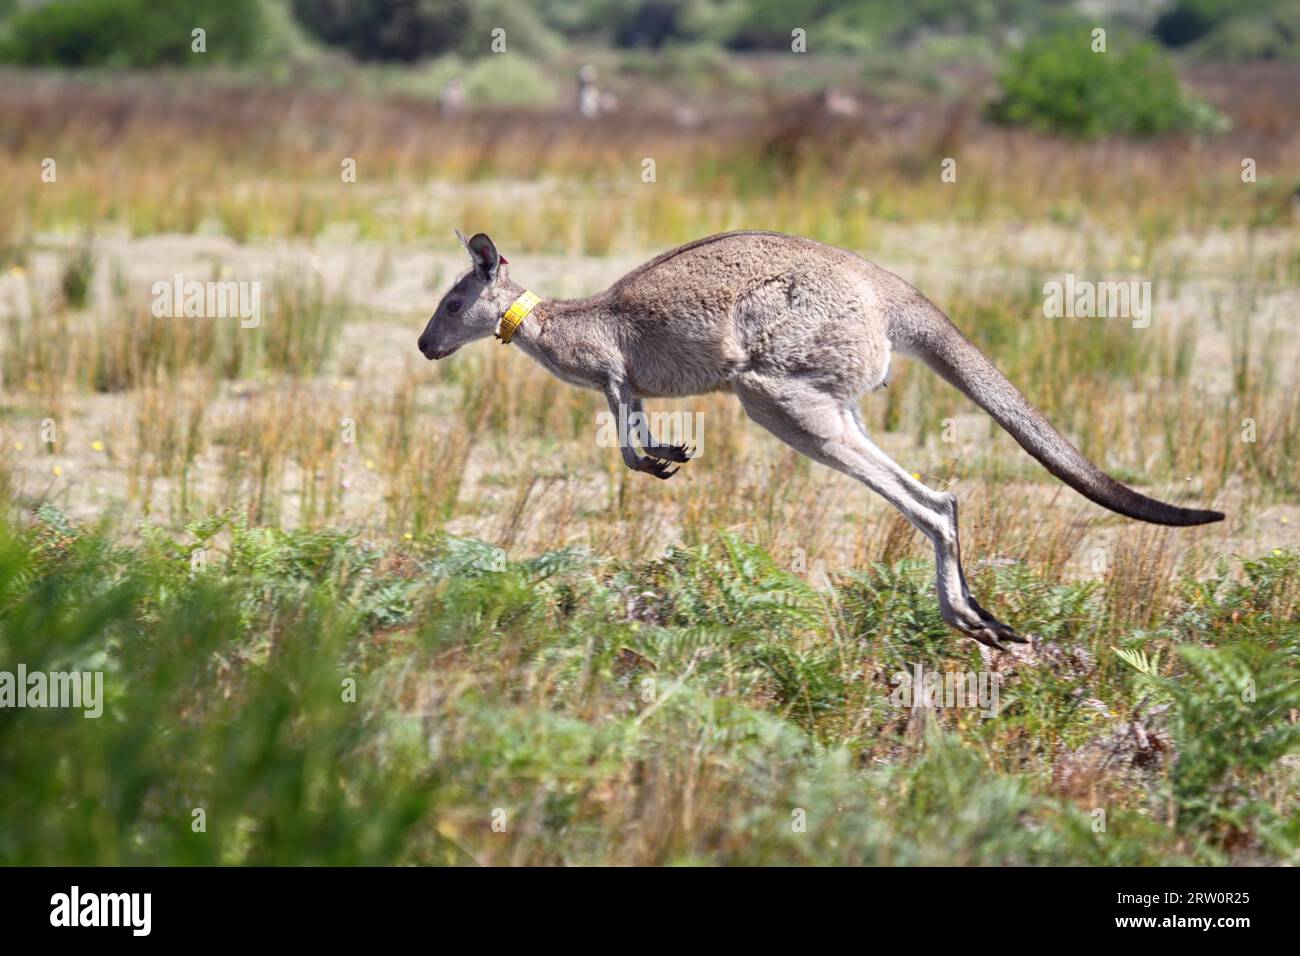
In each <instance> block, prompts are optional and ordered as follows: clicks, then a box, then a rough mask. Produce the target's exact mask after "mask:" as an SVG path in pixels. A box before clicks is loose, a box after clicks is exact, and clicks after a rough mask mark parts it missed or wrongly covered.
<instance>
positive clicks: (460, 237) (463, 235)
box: [451, 227, 469, 252]
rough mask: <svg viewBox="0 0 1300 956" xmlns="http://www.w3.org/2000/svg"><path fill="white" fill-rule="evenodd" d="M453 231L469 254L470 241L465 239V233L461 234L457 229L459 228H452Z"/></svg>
mask: <svg viewBox="0 0 1300 956" xmlns="http://www.w3.org/2000/svg"><path fill="white" fill-rule="evenodd" d="M451 231H452V232H454V233H455V234H456V238H457V239H459V240H460V244H461V245H462V246H464V247H465V251H466V252H468V251H469V240H468V239H466V238H465V233H463V232H461V231H460V230H459V229H457V228H455V227H452V230H451Z"/></svg>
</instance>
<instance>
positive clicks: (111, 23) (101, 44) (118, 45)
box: [0, 0, 263, 67]
mask: <svg viewBox="0 0 1300 956" xmlns="http://www.w3.org/2000/svg"><path fill="white" fill-rule="evenodd" d="M196 28H202V29H203V30H204V31H206V38H205V46H206V52H205V53H201V54H200V53H195V52H194V51H193V50H192V49H191V43H192V38H191V31H193V30H194V29H196ZM262 36H263V11H262V5H261V0H167V2H165V3H159V2H157V0H52V2H49V3H43V4H40V5H39V6H31V7H22V8H20V9H18V10H17V11H16V12H15V13H13V14H12V15H11V16H10V17H9V18H8V19H7V20H6V21H5V22H4V35H3V38H0V61H3V62H7V63H17V64H20V65H23V66H74V67H77V66H84V67H101V66H108V67H155V66H187V65H206V64H209V63H213V62H218V61H227V62H238V61H243V60H247V59H250V58H252V57H253V56H255V55H256V54H257V52H258V51H259V50H260V49H261V45H262Z"/></svg>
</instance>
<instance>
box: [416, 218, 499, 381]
mask: <svg viewBox="0 0 1300 956" xmlns="http://www.w3.org/2000/svg"><path fill="white" fill-rule="evenodd" d="M456 237H457V238H458V239H460V241H461V245H463V246H464V247H465V251H466V252H468V253H469V260H470V262H471V263H472V264H473V268H472V269H470V271H469V272H467V273H465V275H463V276H461V277H460V278H459V279H458V280H456V284H455V285H453V286H452V287H451V289H450V291H448V292H447V294H446V295H444V296H443V297H442V301H441V302H439V303H438V308H437V309H435V310H434V312H433V317H432V318H430V319H429V324H428V325H426V326H425V327H424V334H422V335H421V336H420V343H419V344H420V351H421V352H422V353H424V356H425V357H426V358H429V359H440V358H446V357H447V356H448V355H450V354H451V353H452V352H454V351H456V350H457V349H458V348H460V347H461V346H462V345H466V344H468V343H470V342H473V341H475V340H477V339H485V338H487V337H488V336H490V335H492V334H493V333H494V332H495V331H496V328H497V323H498V322H499V321H500V320H501V316H502V315H504V314H505V312H506V310H507V309H509V308H510V304H511V303H512V302H513V301H514V299H515V296H516V295H518V291H519V290H518V286H516V285H515V284H514V283H513V282H511V281H510V279H509V278H508V277H507V275H506V273H504V272H502V271H501V266H502V265H503V264H505V263H506V262H507V261H508V260H507V259H506V257H505V256H503V255H501V253H499V252H497V247H496V246H495V245H493V243H492V240H491V239H489V238H488V237H487V235H486V234H484V233H481V232H480V233H479V234H478V235H476V236H474V238H473V239H466V238H465V237H464V235H462V234H461V231H460V230H459V229H457V230H456Z"/></svg>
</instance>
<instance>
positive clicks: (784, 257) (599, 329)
mask: <svg viewBox="0 0 1300 956" xmlns="http://www.w3.org/2000/svg"><path fill="white" fill-rule="evenodd" d="M457 235H458V236H459V235H460V233H459V232H457ZM461 240H462V242H465V240H464V237H463V236H461ZM465 245H466V248H467V250H469V251H470V257H471V260H472V261H473V263H474V269H473V270H472V271H470V272H469V273H467V274H466V275H465V276H463V277H461V278H460V279H459V280H458V281H457V283H456V284H455V285H454V286H453V287H452V289H451V291H449V292H448V293H447V294H446V296H444V297H443V299H442V301H441V302H440V303H439V304H438V308H437V310H436V311H435V312H434V315H433V317H432V318H431V319H430V320H429V324H428V326H427V327H426V328H425V331H424V334H423V335H422V336H421V337H420V351H421V352H423V353H424V354H425V355H426V356H427V357H429V358H444V357H446V356H447V355H450V354H451V353H452V352H453V351H455V350H456V349H458V348H460V347H461V346H462V345H465V344H467V343H468V342H472V341H475V340H477V339H482V338H487V337H489V336H491V335H492V334H493V333H494V331H495V330H496V328H497V323H498V322H499V320H500V318H501V316H502V315H503V314H504V313H505V311H506V309H507V308H509V306H510V304H511V302H513V301H514V300H515V298H516V297H517V296H518V295H519V294H520V293H521V292H522V291H523V288H522V287H521V286H519V285H518V284H517V283H515V282H514V281H513V280H511V279H510V277H509V272H508V270H507V269H498V268H497V266H496V259H497V256H498V254H497V252H496V248H495V246H493V245H492V242H491V240H490V239H488V237H487V236H485V235H483V234H481V233H480V234H479V235H476V236H475V237H474V238H473V239H470V240H468V242H465ZM501 261H502V262H504V260H501ZM457 306H459V307H458V308H457ZM514 342H515V343H516V344H518V345H519V347H520V348H521V349H523V350H524V351H525V352H526V353H528V355H529V356H531V357H532V358H534V359H536V360H537V361H538V362H540V363H541V364H542V365H543V366H545V367H546V368H547V369H548V370H549V371H551V372H552V373H553V374H554V375H556V376H558V377H559V378H561V379H563V380H564V381H566V382H569V383H570V384H573V385H578V386H581V387H583V388H591V389H596V390H598V391H601V392H602V393H604V395H605V397H606V399H607V401H608V402H609V406H610V410H611V411H612V412H614V415H615V419H616V420H618V421H620V422H625V421H626V420H627V416H626V415H619V406H620V405H622V406H624V407H625V408H628V409H631V410H634V411H635V410H639V409H640V407H641V405H640V402H641V399H642V398H656V397H669V396H686V395H698V394H701V393H704V392H711V391H731V392H734V393H735V394H736V396H737V397H738V398H739V399H740V402H741V404H742V405H743V406H744V409H745V412H746V413H747V414H748V415H749V417H750V418H752V419H753V420H754V421H756V422H758V423H759V424H760V425H762V426H763V427H764V428H766V429H767V430H768V431H770V432H772V433H773V434H774V435H776V436H777V437H778V438H780V439H781V440H782V441H784V442H785V443H786V444H788V445H790V446H791V447H792V448H794V449H796V450H797V451H799V452H801V453H803V454H804V455H807V456H808V457H809V458H812V459H813V460H814V461H818V462H821V463H822V464H825V465H829V466H830V467H832V468H835V469H837V470H839V471H842V472H844V473H845V474H847V475H850V476H852V477H854V478H856V479H858V480H859V481H861V482H862V483H863V484H864V485H866V486H867V487H868V488H871V489H872V490H873V491H875V492H877V493H878V494H880V495H881V496H883V497H884V498H885V499H886V500H887V501H889V502H890V503H891V504H893V505H894V506H895V507H896V508H898V509H899V510H900V511H901V512H902V513H903V514H904V515H905V516H906V517H907V519H908V520H909V521H910V522H911V523H912V524H913V525H915V526H916V527H917V528H919V529H920V530H921V531H922V533H924V534H925V535H926V536H927V537H928V538H929V539H930V541H931V542H932V544H933V545H934V549H935V558H936V571H937V577H938V592H939V604H940V607H941V609H942V611H943V616H944V620H946V621H947V622H948V623H949V624H951V625H952V626H953V627H955V628H957V629H958V630H959V631H961V632H962V633H964V634H967V635H969V636H971V637H973V638H975V639H976V640H978V641H980V642H981V643H983V644H988V645H990V646H993V647H998V648H1002V647H1003V644H1002V641H1023V640H1024V639H1023V638H1021V637H1019V636H1018V635H1017V634H1016V633H1015V631H1014V630H1012V628H1010V627H1008V626H1007V625H1006V624H1003V623H1002V622H1001V621H998V620H997V619H995V618H994V617H993V616H992V615H991V614H989V613H988V612H987V611H985V610H984V609H983V608H982V607H980V605H979V604H978V603H977V602H976V601H975V599H974V598H973V597H971V595H970V591H969V590H968V589H967V587H966V581H965V576H964V575H963V573H962V568H961V557H960V550H959V545H958V534H957V499H956V498H955V497H954V496H952V495H950V494H947V493H946V492H940V491H934V490H932V489H930V488H928V487H926V486H925V485H923V484H922V483H921V482H919V481H917V480H916V479H915V478H913V477H912V476H911V475H910V474H909V473H908V472H907V471H905V470H904V469H902V468H901V467H899V466H898V465H897V464H896V463H895V462H894V461H892V460H891V459H890V458H889V457H888V456H887V455H885V453H884V452H882V451H881V450H880V449H879V448H877V447H876V445H875V444H874V443H872V441H871V439H870V438H869V437H868V435H867V432H866V428H865V427H864V426H863V423H862V417H861V415H860V413H859V411H858V405H857V402H858V399H859V398H860V397H861V396H862V395H863V394H865V393H866V392H869V391H872V390H873V389H876V388H878V387H880V386H881V385H882V384H884V382H885V379H886V377H887V375H888V371H889V362H890V359H891V357H892V355H893V353H895V352H898V353H901V354H904V355H911V356H915V357H917V358H920V359H921V360H922V361H923V362H925V363H926V364H928V365H930V366H931V367H932V368H933V369H935V371H937V372H938V373H939V374H940V375H941V376H943V377H944V378H945V379H947V380H948V381H949V382H950V383H952V384H953V385H954V386H956V387H957V388H958V389H960V390H961V391H962V392H963V393H964V394H965V395H966V396H967V397H969V398H970V399H971V400H972V401H974V402H975V403H976V404H977V405H979V406H980V407H981V408H983V409H984V410H985V411H987V412H988V413H989V414H990V415H991V416H992V417H993V418H994V420H995V421H997V422H998V424H1000V425H1001V426H1002V427H1003V428H1005V429H1006V430H1007V431H1008V432H1010V433H1011V434H1012V436H1014V437H1015V439H1016V440H1017V441H1018V442H1019V443H1020V444H1021V446H1023V447H1024V448H1025V450H1026V451H1028V452H1029V453H1030V454H1031V455H1033V456H1034V457H1035V458H1037V459H1038V460H1039V461H1040V462H1042V464H1043V465H1044V467H1046V468H1047V470H1048V471H1050V472H1051V473H1052V474H1053V475H1055V476H1056V477H1058V478H1060V479H1061V480H1062V481H1065V482H1066V483H1067V484H1069V485H1070V486H1071V487H1073V488H1075V489H1076V490H1077V491H1079V492H1080V493H1081V494H1083V495H1085V496H1087V497H1088V498H1090V499H1092V500H1093V501H1095V502H1097V503H1098V504H1101V505H1103V506H1104V507H1107V508H1110V509H1111V510H1113V511H1116V512H1118V513H1120V514H1123V515H1127V516H1129V517H1132V518H1138V519H1140V520H1143V521H1150V522H1155V523H1159V524H1177V525H1191V524H1203V523H1206V522H1210V521H1218V520H1221V519H1222V518H1223V515H1222V514H1220V513H1218V512H1215V511H1196V510H1190V509H1186V508H1178V507H1175V506H1173V505H1169V504H1165V503H1163V502H1160V501H1156V500H1155V499H1153V498H1148V497H1146V496H1144V495H1141V494H1138V493H1137V492H1136V491H1134V490H1132V489H1131V488H1128V487H1126V486H1124V485H1122V484H1120V483H1119V482H1117V481H1115V480H1114V479H1113V478H1111V477H1109V476H1108V475H1106V474H1105V473H1104V472H1102V471H1101V470H1100V469H1099V468H1097V467H1096V466H1095V465H1093V464H1092V463H1091V462H1089V461H1088V460H1087V459H1086V458H1084V457H1083V455H1082V454H1080V453H1079V451H1078V450H1077V449H1075V448H1074V446H1073V445H1071V444H1070V443H1069V442H1068V441H1066V439H1065V438H1063V437H1062V436H1061V435H1060V433H1059V432H1057V431H1056V429H1055V428H1053V427H1052V425H1051V424H1050V423H1049V422H1048V421H1047V420H1046V419H1045V418H1044V417H1043V416H1042V414H1041V413H1039V412H1038V410H1037V409H1035V408H1034V407H1033V406H1032V405H1030V404H1029V402H1028V401H1027V400H1026V399H1025V397H1024V396H1023V395H1021V394H1020V392H1019V391H1017V390H1016V388H1015V386H1014V385H1012V384H1011V383H1010V382H1009V381H1007V379H1006V378H1005V377H1004V376H1003V375H1002V373H1001V372H999V371H998V370H997V368H996V367H994V365H993V364H992V363H991V362H989V360H988V359H986V358H985V357H984V356H983V355H982V354H981V353H980V351H979V350H978V349H977V348H976V347H975V346H974V345H972V344H971V343H970V342H969V341H968V340H967V339H966V338H965V337H964V336H963V335H962V334H961V333H960V332H959V331H958V330H957V329H956V327H955V326H953V324H952V323H951V322H950V321H948V318H947V316H945V315H944V314H943V313H942V312H941V311H940V310H939V309H938V308H937V307H936V306H934V305H933V304H932V303H931V302H930V301H929V300H928V299H926V298H925V297H924V296H923V295H921V293H919V292H918V291H916V290H915V289H913V288H912V287H911V286H910V285H908V284H907V283H906V282H904V281H903V280H902V279H900V278H899V277H898V276H895V275H893V274H892V273H889V272H886V271H885V270H883V269H881V268H879V267H877V266H875V265H873V264H871V263H870V262H867V261H866V260H865V259H863V258H861V257H860V256H857V255H855V254H853V253H851V252H847V251H845V250H843V249H837V248H835V247H834V246H828V245H825V244H824V243H820V242H816V241H814V240H812V239H805V238H802V237H799V236H787V235H782V234H780V233H775V232H729V233H723V234H721V235H716V236H709V237H708V238H705V239H700V240H698V241H696V242H692V243H688V244H687V245H684V246H681V247H679V248H677V249H673V250H671V251H669V252H666V253H664V254H663V255H661V256H659V257H657V258H655V259H653V260H651V261H650V262H648V263H646V264H645V265H643V266H641V267H639V268H637V269H635V270H633V271H632V272H630V273H628V274H627V275H626V276H624V277H623V278H622V279H620V280H619V281H618V282H616V283H614V285H612V286H611V287H610V288H609V289H608V290H606V291H605V292H601V293H598V294H597V295H594V296H591V297H590V298H587V299H571V300H561V301H543V302H542V303H541V304H540V305H539V306H537V308H536V309H535V310H534V311H533V313H532V314H531V315H530V316H529V317H528V318H527V319H526V320H525V322H524V323H523V325H522V326H521V327H520V329H519V331H518V332H517V333H516V335H515V338H514ZM620 437H621V439H622V440H621V441H620V445H621V447H622V452H623V459H624V461H625V462H626V463H627V466H628V467H629V468H632V469H634V470H636V471H644V472H646V473H648V474H652V475H655V476H656V477H659V478H670V477H672V475H673V474H675V473H676V471H677V469H676V468H670V467H669V465H670V463H673V462H678V463H680V462H685V461H687V460H688V459H689V457H690V455H689V449H684V448H679V447H673V446H667V445H661V444H659V443H658V442H657V441H656V440H655V439H654V438H653V436H650V437H649V438H648V440H647V444H648V445H649V447H645V448H643V449H642V451H644V452H645V454H639V453H638V451H637V449H636V447H635V441H634V437H635V436H633V435H632V434H630V431H629V433H625V434H623V435H622V436H620Z"/></svg>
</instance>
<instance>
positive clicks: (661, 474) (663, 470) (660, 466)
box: [641, 458, 681, 480]
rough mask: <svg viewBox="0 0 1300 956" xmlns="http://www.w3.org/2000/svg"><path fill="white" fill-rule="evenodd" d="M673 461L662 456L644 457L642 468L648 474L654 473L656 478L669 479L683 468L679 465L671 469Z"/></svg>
mask: <svg viewBox="0 0 1300 956" xmlns="http://www.w3.org/2000/svg"><path fill="white" fill-rule="evenodd" d="M670 464H671V462H667V461H664V460H663V459H660V458H642V459H641V470H642V471H644V472H645V473H646V474H647V475H654V476H655V477H656V478H663V479H665V480H666V479H668V478H671V477H672V476H673V475H675V474H677V472H678V471H680V470H681V466H680V465H679V466H678V467H676V468H673V469H669V467H668V466H669V465H670Z"/></svg>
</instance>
